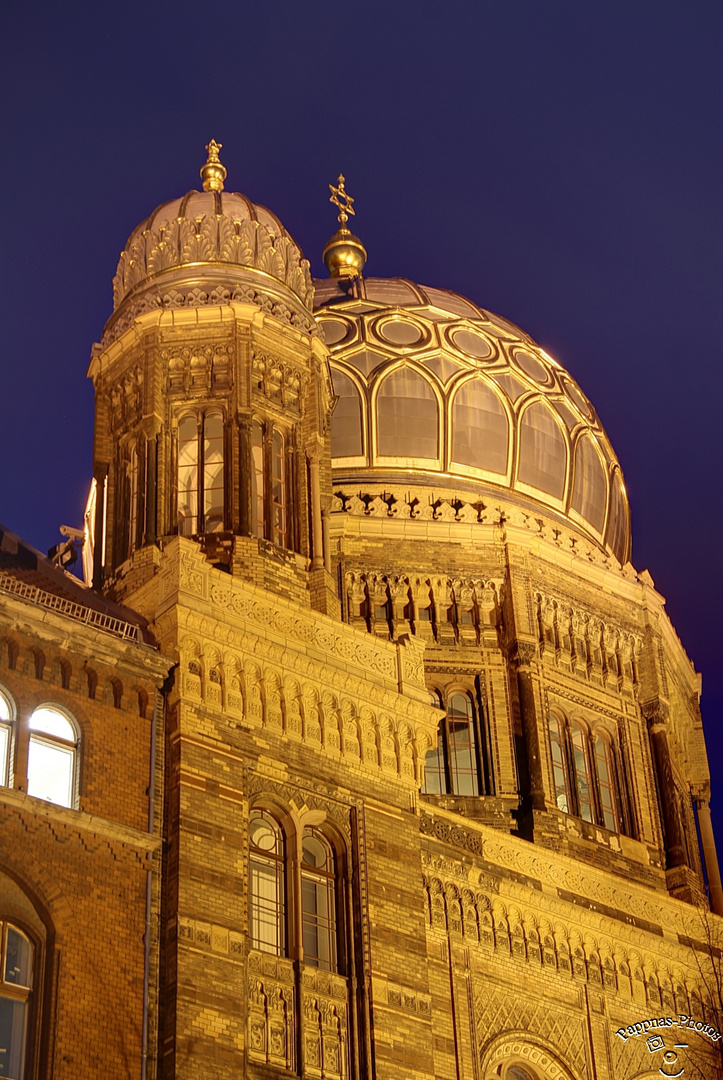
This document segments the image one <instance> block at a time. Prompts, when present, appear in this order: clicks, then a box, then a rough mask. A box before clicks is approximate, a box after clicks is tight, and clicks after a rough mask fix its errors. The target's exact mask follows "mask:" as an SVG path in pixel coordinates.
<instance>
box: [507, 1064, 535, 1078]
mask: <svg viewBox="0 0 723 1080" xmlns="http://www.w3.org/2000/svg"><path fill="white" fill-rule="evenodd" d="M505 1080H535V1077H534V1076H533V1075H532V1073H528V1071H527V1069H523V1068H522V1066H521V1065H510V1067H509V1068H508V1070H507V1072H506V1073H505Z"/></svg>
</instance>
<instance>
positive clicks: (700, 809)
mask: <svg viewBox="0 0 723 1080" xmlns="http://www.w3.org/2000/svg"><path fill="white" fill-rule="evenodd" d="M709 800H710V791H709V790H707V789H705V788H704V789H701V790H700V791H693V801H694V802H695V809H696V812H697V814H698V826H699V827H700V840H701V844H702V847H703V861H704V863H705V872H706V876H707V878H708V890H709V892H710V906H711V907H712V909H713V911H714V912H715V914H716V915H723V886H722V885H721V877H720V868H719V866H718V855H717V852H716V848H715V836H714V835H713V822H712V821H711V817H710V805H709Z"/></svg>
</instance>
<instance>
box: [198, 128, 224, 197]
mask: <svg viewBox="0 0 723 1080" xmlns="http://www.w3.org/2000/svg"><path fill="white" fill-rule="evenodd" d="M222 147H223V143H217V142H216V140H215V139H211V141H210V143H209V144H208V146H207V147H206V150H207V151H208V160H207V161H206V164H205V165H204V166H203V167H202V168H201V179H202V180H203V190H204V191H223V182H224V180H225V179H226V170H225V168H224V167H223V165H222V164H221V162H220V161H219V158H218V152H219V150H221V149H222Z"/></svg>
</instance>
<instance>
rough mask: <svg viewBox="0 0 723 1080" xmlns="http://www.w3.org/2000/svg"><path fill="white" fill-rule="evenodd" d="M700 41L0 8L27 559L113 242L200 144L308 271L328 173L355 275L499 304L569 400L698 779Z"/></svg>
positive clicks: (578, 15)
mask: <svg viewBox="0 0 723 1080" xmlns="http://www.w3.org/2000/svg"><path fill="white" fill-rule="evenodd" d="M722 39H723V4H721V3H720V2H718V0H716V2H694V0H686V2H681V3H671V2H666V0H654V2H645V0H636V2H635V3H632V4H631V3H630V0H605V2H604V3H602V2H598V3H594V2H586V3H581V2H580V0H575V2H556V0H548V2H546V3H542V2H539V0H504V2H500V0H494V2H489V0H475V2H472V3H467V2H455V0H448V2H447V3H444V4H438V3H434V4H433V3H428V2H419V0H418V2H416V3H412V2H411V0H407V2H405V3H399V2H395V0H386V2H385V3H380V2H378V0H365V3H364V4H340V3H332V2H331V0H329V2H326V0H325V2H320V0H317V2H316V3H314V2H307V3H301V4H300V3H292V2H291V0H289V2H279V0H276V2H273V0H267V2H266V3H263V4H259V3H253V4H251V3H247V2H244V0H236V2H234V3H226V2H223V0H218V2H216V3H214V4H212V5H203V4H200V3H199V4H191V3H184V2H174V3H169V4H166V3H154V2H153V0H149V2H147V3H145V4H138V3H135V2H132V0H131V2H128V3H125V4H122V5H118V4H115V5H110V4H98V3H97V2H96V3H93V4H86V3H68V4H57V3H51V2H49V0H44V2H41V3H36V4H35V5H33V6H32V7H30V6H29V5H26V4H21V3H19V2H12V0H11V2H9V3H7V4H6V5H5V6H4V9H3V19H2V34H1V41H0V101H2V111H1V112H0V116H1V117H2V127H1V129H0V130H1V131H2V149H3V166H2V171H1V172H2V174H1V175H0V189H1V192H2V199H1V202H0V206H1V207H2V211H1V220H0V455H1V457H0V460H2V462H3V467H2V470H1V471H0V520H2V521H3V522H4V523H6V524H7V525H8V526H9V527H10V528H13V529H14V530H15V531H17V532H19V533H20V534H21V535H22V536H24V537H25V539H27V540H29V541H30V542H31V543H33V544H35V545H36V546H38V547H40V548H42V549H46V548H47V547H49V546H50V545H51V544H53V543H55V542H56V540H57V539H59V537H58V534H57V526H58V525H59V524H60V523H61V522H65V523H69V524H79V523H80V521H81V516H82V510H83V505H84V501H85V497H86V492H87V488H88V484H89V479H90V469H91V437H92V388H91V386H90V383H89V382H88V381H87V380H86V379H85V372H86V368H87V363H88V358H89V352H90V346H91V343H92V342H94V341H97V340H98V339H99V338H100V335H101V332H102V328H103V324H104V322H105V320H106V319H107V317H108V316H109V314H110V311H111V278H112V276H113V273H114V271H115V266H116V261H117V257H118V253H119V251H120V250H121V248H122V247H123V245H124V243H125V240H126V238H127V236H128V234H129V233H130V231H131V229H132V228H133V227H134V226H135V225H136V224H137V223H138V222H139V221H140V220H141V219H142V218H144V217H145V216H146V215H147V214H148V213H149V212H150V211H151V210H152V209H153V207H155V206H156V205H157V204H158V203H160V202H162V201H164V200H166V199H169V198H172V197H174V196H176V195H179V194H182V193H183V192H185V191H186V190H188V189H189V188H191V187H195V186H197V185H198V183H199V180H198V169H199V167H200V165H201V164H202V162H203V160H204V151H203V147H204V145H205V144H206V143H207V142H208V140H209V138H211V137H212V136H213V137H215V138H216V139H218V140H219V141H220V142H222V143H223V144H224V148H223V153H222V159H223V161H224V163H225V164H226V166H227V168H228V171H229V179H228V182H227V186H228V187H230V188H232V189H235V190H241V191H243V192H245V193H246V194H248V195H249V196H250V197H251V198H252V199H254V200H256V201H258V202H262V203H265V204H266V205H268V206H270V207H271V208H272V209H273V210H274V211H276V213H277V214H278V215H279V216H280V217H281V219H282V221H283V222H284V223H285V225H286V226H287V228H288V229H289V231H290V232H291V233H292V234H293V235H294V236H295V237H296V238H297V240H298V241H299V242H300V243H301V245H302V247H303V249H304V251H305V253H306V255H307V256H308V257H309V258H310V259H311V262H312V267H313V269H314V271H315V272H316V273H317V274H321V273H322V271H323V267H322V265H321V259H320V254H321V250H322V248H323V245H324V243H325V241H326V240H327V238H328V237H329V235H330V233H331V232H332V231H333V227H334V215H333V208H332V207H331V206H330V205H329V203H328V202H327V198H328V189H327V184H328V183H329V181H332V180H334V179H335V177H336V175H337V173H338V172H339V170H342V171H343V172H344V173H345V175H346V177H347V183H348V187H349V190H350V191H351V193H352V194H353V195H354V196H355V197H356V200H357V201H356V207H357V211H358V213H357V217H356V219H355V228H356V230H357V231H358V233H359V234H360V236H361V237H362V238H363V240H364V242H365V244H366V245H367V248H368V250H369V262H368V264H367V270H368V272H369V273H370V274H372V275H375V276H385V275H395V274H399V275H402V276H406V277H410V278H412V279H414V280H417V281H420V282H422V283H425V284H430V285H439V286H443V287H446V288H451V289H455V290H457V291H459V292H461V293H464V294H466V295H468V296H470V297H472V298H473V299H474V300H476V301H477V302H479V303H481V304H482V305H484V306H485V307H488V308H491V309H492V310H494V311H498V312H500V313H501V314H503V315H506V316H508V317H510V318H512V319H513V320H514V321H515V322H517V323H519V324H520V325H522V326H523V327H524V328H525V329H526V330H528V331H529V332H530V333H531V334H532V335H533V336H535V337H536V338H537V339H538V340H539V341H540V343H541V344H542V345H543V346H544V347H545V348H546V349H547V350H548V351H549V352H550V353H552V355H553V356H555V357H556V358H557V359H558V360H559V361H560V362H561V363H563V364H564V365H565V366H566V367H567V368H568V369H569V370H570V371H571V373H572V374H573V375H574V376H575V378H576V379H578V381H579V382H580V384H581V385H582V387H583V388H584V390H585V391H586V392H587V394H588V395H589V396H590V397H591V399H592V401H593V402H594V403H595V405H596V407H597V409H598V412H599V413H600V415H601V417H602V420H603V422H604V424H605V425H606V427H607V430H608V433H609V434H610V436H611V439H612V442H613V445H614V446H615V448H616V450H617V453H618V456H619V458H620V460H621V462H622V465H623V469H624V472H625V475H626V480H627V485H628V490H629V493H630V499H631V503H632V511H633V539H634V552H633V561H634V563H635V565H636V567H637V568H638V569H643V568H644V567H647V568H648V569H649V570H650V572H651V573H652V575H653V578H654V579H655V582H656V586H657V587H658V588H659V590H660V591H661V592H662V593H663V594H664V595H665V596H666V597H667V600H668V610H669V612H670V615H671V617H672V619H673V622H674V624H675V626H676V628H677V630H678V632H679V634H680V636H681V638H682V639H683V642H684V643H685V645H686V647H687V649H688V652H689V654H690V656H691V657H692V659H693V660H694V662H695V665H696V667H697V669H698V670H699V671H702V673H703V691H704V692H703V715H704V719H705V724H706V730H707V737H708V743H709V748H710V757H711V764H712V767H713V768H714V770H716V769H718V771H719V766H720V763H721V762H723V728H722V724H721V721H722V719H723V671H722V669H721V668H722V666H721V655H720V651H721V632H720V625H721V620H720V613H721V610H723V604H722V601H723V588H722V570H721V566H722V564H723V558H722V557H721V550H720V549H721V533H722V531H723V529H722V526H723V499H722V498H721V496H722V494H723V492H722V490H721V487H722V485H721V482H720V477H721V464H722V461H721V458H722V454H721V427H722V423H721V416H720V404H721V385H722V383H723V375H722V371H723V363H722V361H723V356H722V352H723V350H722V348H721V342H722V341H723V316H722V309H721V286H722V285H723V149H722V141H721V132H722V131H723V93H722V91H721V74H720V49H721V41H722ZM714 808H715V809H716V810H717V815H716V816H717V818H718V821H719V827H718V833H719V836H720V837H721V841H720V842H721V848H722V849H723V787H721V789H720V790H719V792H718V796H717V800H715V801H714ZM722 854H723V850H722Z"/></svg>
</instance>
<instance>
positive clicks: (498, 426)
mask: <svg viewBox="0 0 723 1080" xmlns="http://www.w3.org/2000/svg"><path fill="white" fill-rule="evenodd" d="M508 441H509V423H508V421H507V413H506V412H505V408H504V406H503V404H502V402H501V401H500V399H499V397H498V395H497V394H496V393H495V392H494V390H492V389H491V388H490V387H489V386H488V385H487V383H486V382H484V381H483V380H482V379H479V378H477V379H473V380H472V381H471V382H467V383H465V384H464V385H463V386H462V388H461V389H460V390H459V392H458V393H457V395H456V397H455V399H454V406H453V409H452V460H453V461H456V462H458V463H459V464H460V465H468V466H471V467H472V468H475V469H486V470H487V471H488V472H493V473H505V472H507V445H508Z"/></svg>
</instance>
